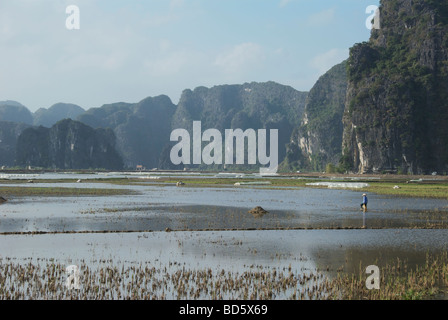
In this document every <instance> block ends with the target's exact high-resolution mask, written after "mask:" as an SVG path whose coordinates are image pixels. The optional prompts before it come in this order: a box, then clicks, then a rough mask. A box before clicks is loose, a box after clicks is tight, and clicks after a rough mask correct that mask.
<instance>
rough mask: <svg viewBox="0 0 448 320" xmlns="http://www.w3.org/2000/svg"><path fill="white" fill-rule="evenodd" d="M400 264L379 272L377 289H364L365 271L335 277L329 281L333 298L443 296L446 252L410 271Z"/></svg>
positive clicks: (447, 265)
mask: <svg viewBox="0 0 448 320" xmlns="http://www.w3.org/2000/svg"><path fill="white" fill-rule="evenodd" d="M408 269H410V267H409V266H407V265H406V263H404V262H403V261H400V260H397V262H396V263H395V264H388V265H386V266H385V267H383V268H381V270H380V289H372V290H369V289H367V287H366V283H365V282H366V278H367V276H368V275H366V274H365V273H364V271H363V270H365V268H363V267H360V272H359V275H357V276H355V275H353V274H352V275H349V274H338V276H337V278H336V279H334V280H332V281H330V282H329V283H328V284H327V287H328V288H330V292H331V297H332V298H333V299H342V300H364V299H368V300H424V299H434V298H437V295H442V296H446V294H447V292H446V288H447V287H448V253H447V252H446V251H445V252H442V253H441V254H439V255H427V257H426V263H425V265H423V266H420V267H418V266H417V267H416V268H415V269H410V270H409V271H408V272H404V270H408Z"/></svg>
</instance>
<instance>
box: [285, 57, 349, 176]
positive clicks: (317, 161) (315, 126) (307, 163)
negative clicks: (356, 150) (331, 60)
mask: <svg viewBox="0 0 448 320" xmlns="http://www.w3.org/2000/svg"><path fill="white" fill-rule="evenodd" d="M346 67H347V64H346V61H344V62H342V63H340V64H338V65H336V66H334V67H333V68H331V69H330V70H329V71H328V72H326V73H325V74H324V75H323V76H322V77H320V78H319V80H318V81H317V82H316V84H315V85H314V86H313V88H312V89H311V90H310V92H309V94H308V97H307V100H306V104H305V112H304V115H303V119H302V121H301V122H300V126H299V127H297V128H296V130H294V132H293V134H292V135H291V142H290V143H289V144H288V149H287V150H288V152H287V156H286V159H285V162H284V163H283V167H284V168H285V169H289V170H293V169H304V168H308V169H310V170H314V171H322V170H324V169H325V167H326V165H327V164H329V163H331V164H334V165H337V164H338V163H339V160H340V158H341V156H342V131H343V126H342V115H343V112H344V108H345V96H346V91H347V74H346Z"/></svg>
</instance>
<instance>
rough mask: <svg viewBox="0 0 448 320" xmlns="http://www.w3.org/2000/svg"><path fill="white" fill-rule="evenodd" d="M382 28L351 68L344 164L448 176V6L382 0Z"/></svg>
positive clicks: (356, 53)
mask: <svg viewBox="0 0 448 320" xmlns="http://www.w3.org/2000/svg"><path fill="white" fill-rule="evenodd" d="M380 13H381V29H379V30H373V31H372V35H371V38H370V41H369V42H364V43H361V44H357V45H355V46H354V47H353V48H352V49H351V51H350V58H349V62H348V77H349V85H348V90H347V103H346V109H345V115H344V139H343V149H344V150H345V152H344V164H345V165H347V166H349V167H351V169H353V170H354V171H359V172H384V171H386V172H403V173H430V172H432V171H439V172H442V171H446V170H448V148H447V146H448V62H447V61H448V3H447V2H446V1H432V0H431V1H430V0H413V1H411V0H391V1H382V4H381V7H380Z"/></svg>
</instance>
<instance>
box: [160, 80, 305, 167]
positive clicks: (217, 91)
mask: <svg viewBox="0 0 448 320" xmlns="http://www.w3.org/2000/svg"><path fill="white" fill-rule="evenodd" d="M307 94H308V93H307V92H299V91H297V90H295V89H293V88H291V87H289V86H284V85H280V84H278V83H275V82H266V83H256V82H253V83H246V84H243V85H221V86H215V87H212V88H205V87H199V88H196V89H194V90H184V92H183V93H182V96H181V98H180V101H179V105H178V107H177V109H176V112H175V114H174V116H173V120H172V125H171V127H172V129H180V128H183V129H186V130H188V131H189V132H190V136H192V125H193V121H201V125H202V131H204V130H207V129H210V128H214V129H218V130H219V131H220V132H221V134H222V137H224V132H225V129H242V130H246V129H254V130H258V129H267V130H269V129H278V130H279V131H278V139H279V141H278V153H279V161H282V160H283V158H284V157H285V154H286V144H287V143H288V142H289V139H290V137H291V133H292V130H293V128H294V126H295V125H296V124H297V123H298V122H299V121H300V120H301V118H302V115H303V110H304V106H305V99H306V97H307ZM268 132H269V131H268ZM165 162H167V161H165ZM257 168H258V166H257Z"/></svg>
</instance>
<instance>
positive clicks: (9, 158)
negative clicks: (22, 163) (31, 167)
mask: <svg viewBox="0 0 448 320" xmlns="http://www.w3.org/2000/svg"><path fill="white" fill-rule="evenodd" d="M29 127H30V126H29V125H28V124H25V123H17V122H9V121H0V167H3V166H7V167H12V166H14V165H15V160H16V144H17V139H18V138H19V136H20V134H21V133H22V132H23V131H24V130H25V129H27V128H29Z"/></svg>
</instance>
